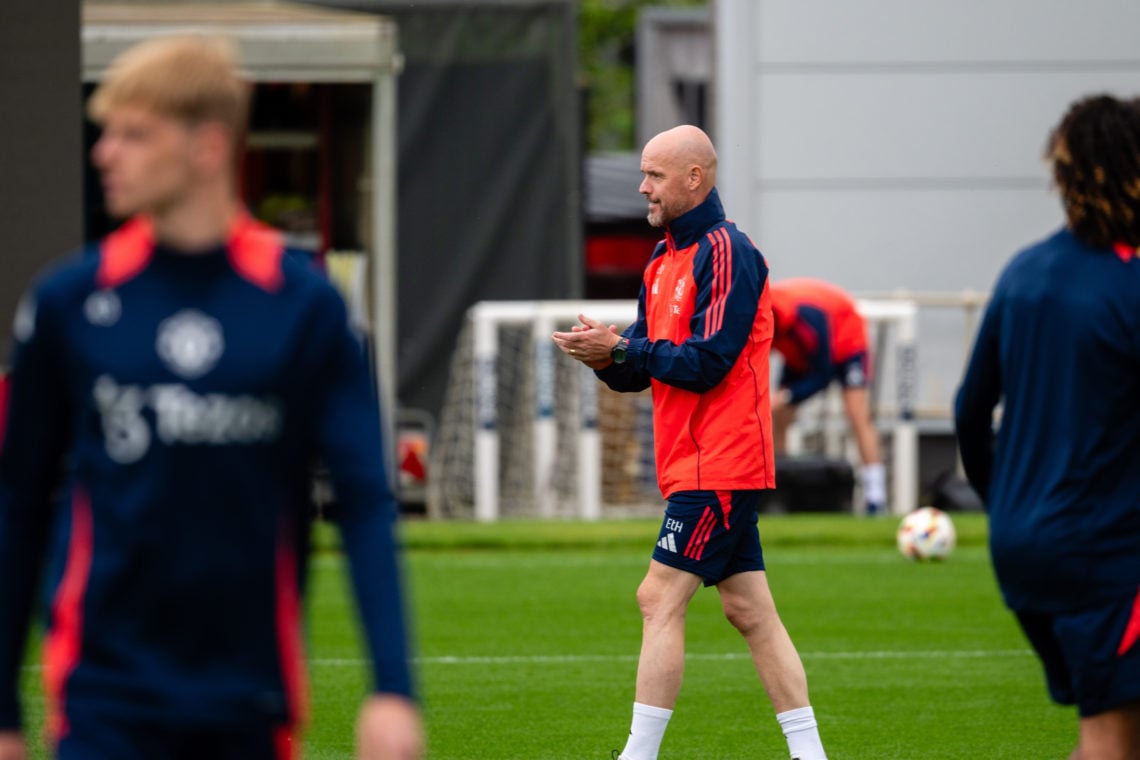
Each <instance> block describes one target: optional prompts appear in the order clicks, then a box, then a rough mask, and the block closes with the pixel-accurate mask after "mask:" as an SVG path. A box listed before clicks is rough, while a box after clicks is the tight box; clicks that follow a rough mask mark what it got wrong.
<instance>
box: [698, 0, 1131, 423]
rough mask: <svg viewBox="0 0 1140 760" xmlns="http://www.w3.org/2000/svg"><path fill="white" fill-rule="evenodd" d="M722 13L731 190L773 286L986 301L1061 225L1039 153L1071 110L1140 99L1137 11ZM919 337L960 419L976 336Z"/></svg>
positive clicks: (937, 388)
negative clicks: (1007, 267)
mask: <svg viewBox="0 0 1140 760" xmlns="http://www.w3.org/2000/svg"><path fill="white" fill-rule="evenodd" d="M712 2H713V9H714V14H713V24H714V34H715V45H714V47H715V57H716V64H715V72H716V81H715V86H714V101H715V102H714V109H715V110H714V113H715V130H714V131H715V134H714V139H715V142H716V144H717V149H718V153H719V156H720V173H719V178H718V184H719V186H720V189H721V192H722V195H723V197H724V200H725V206H726V209H727V211H728V214H729V216H730V218H733V219H734V220H735V221H736V222H737V223H738V224H739V225H740V226H741V228H742V229H744V230H745V231H746V232H748V233H749V234H750V235H751V236H752V237H753V239H754V240H755V241H756V243H757V245H758V246H759V247H760V249H761V250H762V251H764V253H765V256H766V257H767V259H768V262H769V265H770V267H771V269H772V276H773V278H775V279H780V278H783V277H790V276H813V277H820V278H823V279H827V280H830V281H833V282H835V283H837V284H839V285H841V286H844V287H846V288H848V289H851V290H854V291H858V292H869V291H883V290H891V289H894V288H908V289H912V290H926V291H945V290H958V289H962V288H974V289H977V290H988V289H989V288H990V287H991V285H992V283H993V280H994V278H995V276H996V275H997V273H998V271H999V270H1000V268H1001V267H1002V265H1003V264H1004V262H1005V261H1006V260H1007V259H1008V258H1009V257H1010V255H1011V254H1012V253H1013V252H1015V251H1016V250H1017V249H1018V248H1020V247H1022V246H1024V245H1026V244H1028V243H1030V242H1032V241H1034V240H1036V239H1038V238H1040V237H1043V236H1044V235H1046V234H1048V233H1049V232H1051V231H1052V230H1053V229H1054V228H1056V227H1057V226H1059V225H1060V224H1061V223H1062V222H1063V217H1062V214H1061V209H1060V204H1059V202H1058V200H1057V198H1056V197H1055V195H1054V194H1053V193H1052V191H1051V189H1050V183H1049V177H1048V174H1047V171H1046V168H1045V165H1044V163H1043V162H1042V160H1041V154H1042V149H1043V147H1044V144H1045V140H1046V137H1047V135H1048V134H1049V131H1050V130H1051V129H1052V128H1053V126H1054V125H1055V124H1056V123H1057V122H1058V121H1059V119H1060V117H1061V115H1062V114H1063V113H1064V111H1065V109H1066V108H1067V106H1068V105H1069V104H1070V103H1071V102H1072V101H1073V100H1074V99H1076V98H1078V97H1080V96H1082V95H1084V94H1089V93H1094V92H1105V91H1107V92H1111V93H1113V94H1117V95H1121V96H1132V95H1136V94H1140V45H1138V44H1137V43H1136V33H1137V30H1140V2H1137V0H1080V2H1074V1H1073V0H712ZM920 330H922V332H923V333H924V334H923V335H922V338H923V340H922V343H921V344H920V352H924V353H926V354H927V356H926V361H923V359H922V358H921V356H920V368H921V376H920V383H921V386H922V388H921V390H920V394H921V396H922V398H921V399H920V402H921V403H922V404H924V405H926V406H928V407H929V406H934V407H944V406H945V405H946V404H947V403H948V399H949V397H950V394H951V392H952V390H953V387H954V385H956V382H957V377H956V376H955V374H956V372H957V371H959V369H960V366H961V365H960V361H961V350H962V347H961V340H960V338H958V337H957V336H952V333H953V331H949V332H950V334H951V335H941V336H940V335H939V333H940V331H944V330H943V327H940V326H939V325H938V324H933V323H932V324H929V325H927V324H926V323H925V322H924V324H923V325H920ZM934 338H938V340H939V341H941V342H940V343H935V344H932V343H931V342H930V340H931V339H934ZM950 354H953V356H950ZM940 355H941V356H940Z"/></svg>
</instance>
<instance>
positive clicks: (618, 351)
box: [610, 340, 629, 364]
mask: <svg viewBox="0 0 1140 760" xmlns="http://www.w3.org/2000/svg"><path fill="white" fill-rule="evenodd" d="M627 346H629V342H628V341H626V340H620V341H618V343H617V345H616V346H614V347H613V348H612V349H610V356H611V357H613V360H614V361H615V362H617V363H618V364H621V363H622V362H624V361H625V349H626V347H627Z"/></svg>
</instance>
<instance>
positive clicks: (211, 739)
mask: <svg viewBox="0 0 1140 760" xmlns="http://www.w3.org/2000/svg"><path fill="white" fill-rule="evenodd" d="M57 753H58V754H57V755H56V757H57V758H58V760H202V759H203V758H210V760H292V758H299V757H301V751H300V742H299V740H298V739H297V734H296V733H295V732H293V731H290V730H289V729H288V728H280V729H276V730H275V729H271V728H265V729H183V728H177V729H175V728H161V727H156V726H152V725H143V724H136V723H132V722H126V721H123V722H119V721H108V720H105V719H103V718H95V717H87V716H86V715H85V714H82V713H81V714H80V715H77V716H68V727H67V730H66V732H65V733H64V736H63V739H62V740H61V741H60V742H59V745H58V748H57Z"/></svg>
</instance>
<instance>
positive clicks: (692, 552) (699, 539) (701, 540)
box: [685, 507, 716, 560]
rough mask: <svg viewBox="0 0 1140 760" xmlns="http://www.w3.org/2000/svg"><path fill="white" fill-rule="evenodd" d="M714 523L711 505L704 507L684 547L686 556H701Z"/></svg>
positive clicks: (714, 518)
mask: <svg viewBox="0 0 1140 760" xmlns="http://www.w3.org/2000/svg"><path fill="white" fill-rule="evenodd" d="M715 525H716V515H714V514H713V510H712V507H705V511H704V513H703V514H702V515H701V519H700V520H698V521H697V527H696V528H695V529H694V530H693V535H692V537H691V538H690V539H689V543H688V545H687V546H686V547H685V556H686V557H688V558H689V559H697V560H699V559H700V558H701V554H702V553H703V552H704V550H705V544H707V543H708V542H709V535H710V534H711V533H712V529H713V526H715Z"/></svg>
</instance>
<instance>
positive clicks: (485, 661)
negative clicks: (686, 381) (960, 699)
mask: <svg viewBox="0 0 1140 760" xmlns="http://www.w3.org/2000/svg"><path fill="white" fill-rule="evenodd" d="M1032 654H1033V652H1032V650H1029V649H961V650H954V649H948V650H931V651H908V650H883V651H871V652H801V653H800V658H801V659H804V660H931V659H938V660H942V659H951V660H977V659H987V658H1001V657H1028V656H1030V655H1032ZM749 658H750V655H749V654H748V653H747V652H722V653H711V652H703V653H702V652H693V653H689V654H686V655H685V659H686V660H706V661H708V660H747V659H749ZM415 661H416V663H417V664H419V665H572V664H575V663H585V662H637V655H636V654H628V655H626V654H612V655H611V654H581V655H578V654H566V655H557V654H553V655H552V654H538V655H486V656H458V655H439V656H434V657H417V658H415ZM368 664H369V661H368V660H364V659H360V658H358V657H320V658H316V659H312V660H309V665H311V666H312V667H317V668H341V667H353V668H355V667H363V666H365V665H368ZM23 670H27V671H38V670H42V666H40V665H25V666H24V667H23Z"/></svg>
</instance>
